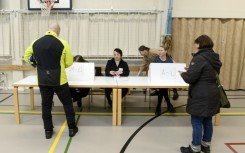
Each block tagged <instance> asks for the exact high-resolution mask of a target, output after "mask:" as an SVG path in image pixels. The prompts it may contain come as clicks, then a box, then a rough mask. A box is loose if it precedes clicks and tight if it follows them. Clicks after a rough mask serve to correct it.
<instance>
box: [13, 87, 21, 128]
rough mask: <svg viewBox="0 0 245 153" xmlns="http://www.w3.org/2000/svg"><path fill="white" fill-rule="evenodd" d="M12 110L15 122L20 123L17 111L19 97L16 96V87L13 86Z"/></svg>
mask: <svg viewBox="0 0 245 153" xmlns="http://www.w3.org/2000/svg"><path fill="white" fill-rule="evenodd" d="M13 92H14V112H15V120H16V123H17V124H20V112H19V97H18V87H14V89H13Z"/></svg>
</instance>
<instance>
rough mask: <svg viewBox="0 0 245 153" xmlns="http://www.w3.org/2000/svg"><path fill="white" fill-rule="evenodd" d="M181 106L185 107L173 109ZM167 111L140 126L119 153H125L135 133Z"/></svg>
mask: <svg viewBox="0 0 245 153" xmlns="http://www.w3.org/2000/svg"><path fill="white" fill-rule="evenodd" d="M183 106H186V104H185V105H181V106H178V107H175V109H176V108H180V107H183ZM167 112H168V111H164V112H162V113H161V114H158V115H156V116H154V117H152V118H150V119H149V120H148V121H146V122H145V123H144V124H142V125H141V126H140V127H139V128H138V129H137V130H136V131H135V132H134V133H133V134H132V135H131V136H130V138H129V139H128V140H127V142H126V143H125V144H124V146H123V148H122V149H121V151H120V153H124V152H125V150H126V149H127V147H128V145H129V144H130V142H131V141H132V140H133V138H134V137H135V135H136V134H137V133H139V131H140V130H141V129H142V128H143V127H144V126H146V125H147V124H148V123H150V122H151V121H152V120H154V119H155V118H157V117H159V116H161V115H162V114H164V113H167Z"/></svg>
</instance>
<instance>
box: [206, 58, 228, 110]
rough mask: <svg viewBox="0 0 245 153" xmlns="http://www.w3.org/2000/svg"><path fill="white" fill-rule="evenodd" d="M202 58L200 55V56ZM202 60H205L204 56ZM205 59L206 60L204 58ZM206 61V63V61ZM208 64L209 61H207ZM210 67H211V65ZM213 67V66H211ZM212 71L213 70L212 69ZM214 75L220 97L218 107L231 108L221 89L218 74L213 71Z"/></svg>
mask: <svg viewBox="0 0 245 153" xmlns="http://www.w3.org/2000/svg"><path fill="white" fill-rule="evenodd" d="M201 56H202V55H201ZM202 57H203V58H205V57H204V56H202ZM205 59H206V58H205ZM206 61H208V60H207V59H206ZM208 62H209V61H208ZM211 66H212V65H211ZM212 67H213V66H212ZM213 69H214V68H213ZM214 71H215V73H216V84H217V86H218V89H219V95H220V98H219V100H220V107H221V108H231V104H230V102H229V100H228V98H227V95H226V93H225V90H224V88H223V86H222V85H221V83H220V79H219V74H218V73H217V71H216V70H215V69H214Z"/></svg>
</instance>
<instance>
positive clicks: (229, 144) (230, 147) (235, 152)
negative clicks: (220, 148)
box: [225, 143, 245, 153]
mask: <svg viewBox="0 0 245 153" xmlns="http://www.w3.org/2000/svg"><path fill="white" fill-rule="evenodd" d="M225 145H226V146H227V147H228V148H229V149H230V150H231V151H233V153H238V152H237V151H236V150H235V149H234V148H233V147H232V145H245V143H225Z"/></svg>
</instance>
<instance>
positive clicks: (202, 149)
mask: <svg viewBox="0 0 245 153" xmlns="http://www.w3.org/2000/svg"><path fill="white" fill-rule="evenodd" d="M201 151H202V152H203V153H210V146H208V147H204V146H203V145H201Z"/></svg>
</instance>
